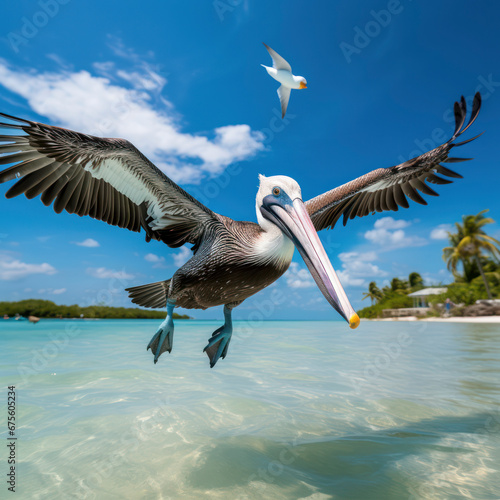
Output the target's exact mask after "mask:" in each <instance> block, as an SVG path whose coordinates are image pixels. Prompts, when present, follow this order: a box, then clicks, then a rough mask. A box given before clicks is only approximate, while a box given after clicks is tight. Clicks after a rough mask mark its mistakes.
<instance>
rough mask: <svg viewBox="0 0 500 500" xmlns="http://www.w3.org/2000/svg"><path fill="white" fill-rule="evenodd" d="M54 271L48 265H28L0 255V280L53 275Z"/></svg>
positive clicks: (9, 256) (5, 255)
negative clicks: (31, 275) (35, 275)
mask: <svg viewBox="0 0 500 500" xmlns="http://www.w3.org/2000/svg"><path fill="white" fill-rule="evenodd" d="M55 273H57V271H56V269H55V268H54V267H52V266H51V265H50V264H47V263H46V262H44V263H43V264H28V263H26V262H21V261H20V260H18V259H15V258H14V257H12V256H11V255H9V254H0V280H15V279H19V278H24V277H26V276H29V275H30V274H55Z"/></svg>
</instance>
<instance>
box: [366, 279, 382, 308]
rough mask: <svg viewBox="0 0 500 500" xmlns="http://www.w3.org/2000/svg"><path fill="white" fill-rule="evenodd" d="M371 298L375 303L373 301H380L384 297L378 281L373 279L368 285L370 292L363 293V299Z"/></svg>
mask: <svg viewBox="0 0 500 500" xmlns="http://www.w3.org/2000/svg"><path fill="white" fill-rule="evenodd" d="M368 298H369V299H370V300H371V303H372V305H373V301H378V300H380V299H381V298H382V292H381V291H380V289H379V288H378V286H377V283H375V281H371V282H370V283H369V285H368V292H366V293H364V294H363V299H362V300H365V299H368Z"/></svg>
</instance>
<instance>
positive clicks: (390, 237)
mask: <svg viewBox="0 0 500 500" xmlns="http://www.w3.org/2000/svg"><path fill="white" fill-rule="evenodd" d="M410 225H411V223H410V222H408V221H405V220H396V219H393V218H392V217H382V218H381V219H379V220H377V221H376V222H375V224H374V226H373V227H374V229H370V230H369V231H366V233H365V238H366V239H367V240H370V241H371V242H373V243H376V244H378V245H382V246H384V247H387V248H401V247H408V246H420V245H424V244H425V243H426V240H425V239H424V238H420V237H418V236H407V235H406V232H405V231H404V230H403V228H406V227H408V226H410Z"/></svg>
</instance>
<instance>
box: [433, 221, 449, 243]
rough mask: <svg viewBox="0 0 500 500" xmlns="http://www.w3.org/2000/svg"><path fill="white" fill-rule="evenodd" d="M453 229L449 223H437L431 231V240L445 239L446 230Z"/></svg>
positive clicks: (446, 236) (446, 235)
mask: <svg viewBox="0 0 500 500" xmlns="http://www.w3.org/2000/svg"><path fill="white" fill-rule="evenodd" d="M449 231H453V226H452V225H451V224H439V226H437V227H435V228H434V229H433V230H432V231H431V235H430V236H431V239H433V240H447V239H448V232H449Z"/></svg>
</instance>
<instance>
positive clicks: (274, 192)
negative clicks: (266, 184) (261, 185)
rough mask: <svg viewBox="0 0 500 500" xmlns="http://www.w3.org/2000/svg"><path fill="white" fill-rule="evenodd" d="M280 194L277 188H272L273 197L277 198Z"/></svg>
mask: <svg viewBox="0 0 500 500" xmlns="http://www.w3.org/2000/svg"><path fill="white" fill-rule="evenodd" d="M280 193H281V190H280V188H279V187H275V188H273V194H274V196H279V195H280Z"/></svg>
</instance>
